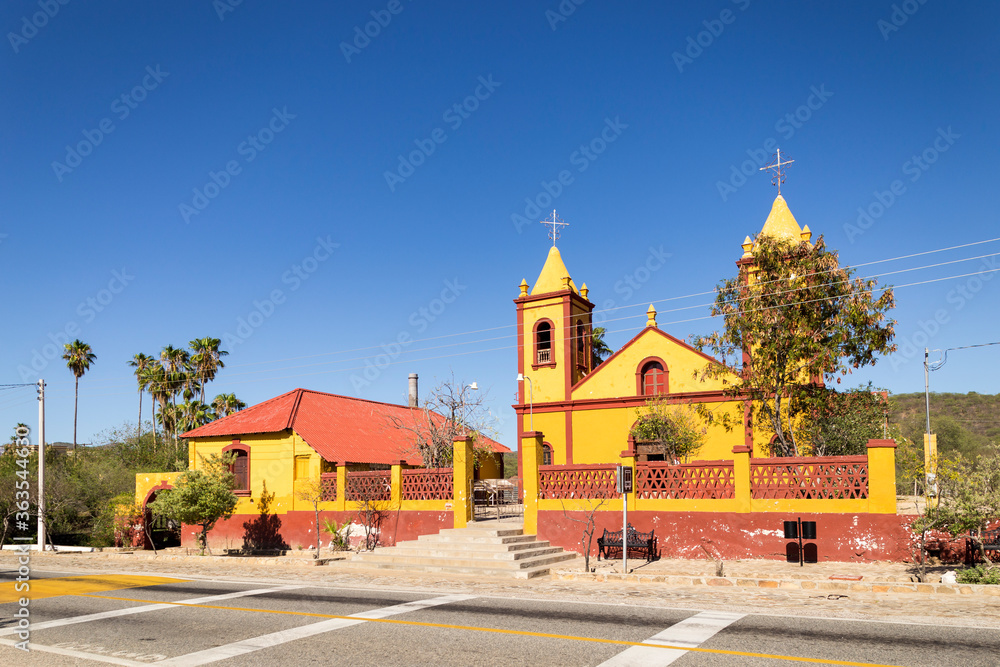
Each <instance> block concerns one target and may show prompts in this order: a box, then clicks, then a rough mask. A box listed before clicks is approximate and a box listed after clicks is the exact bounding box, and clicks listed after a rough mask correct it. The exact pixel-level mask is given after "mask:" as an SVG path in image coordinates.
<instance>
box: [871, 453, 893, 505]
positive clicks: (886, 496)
mask: <svg viewBox="0 0 1000 667" xmlns="http://www.w3.org/2000/svg"><path fill="white" fill-rule="evenodd" d="M868 511H869V512H870V513H872V514H895V513H896V441H895V440H869V441H868Z"/></svg>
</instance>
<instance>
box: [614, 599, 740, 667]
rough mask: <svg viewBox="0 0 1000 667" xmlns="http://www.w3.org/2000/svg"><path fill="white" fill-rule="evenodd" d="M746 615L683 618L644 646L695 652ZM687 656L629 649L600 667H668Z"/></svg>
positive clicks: (704, 614)
mask: <svg viewBox="0 0 1000 667" xmlns="http://www.w3.org/2000/svg"><path fill="white" fill-rule="evenodd" d="M744 616H746V614H732V613H728V612H724V611H703V612H701V613H700V614H695V615H694V616H692V617H690V618H686V619H684V620H683V621H681V622H680V623H676V624H674V625H671V626H670V627H669V628H667V629H666V630H664V631H663V632H659V633H657V634H655V635H653V636H652V637H650V638H649V639H647V640H645V641H644V642H643V643H644V644H660V645H662V646H684V647H687V648H697V647H698V646H700V645H701V644H704V643H705V642H706V641H708V640H709V639H711V638H712V637H713V636H714V635H715V633H717V632H718V631H719V630H722V629H723V628H725V627H726V626H727V625H730V624H731V623H735V622H736V621H738V620H740V619H741V618H743V617H744ZM685 653H687V651H683V650H680V649H666V648H653V647H651V646H632V647H630V648H627V649H625V650H624V651H622V652H621V653H619V654H618V655H616V656H615V657H613V658H611V659H610V660H608V661H606V662H602V663H601V665H600V667H659V666H660V665H669V664H671V663H673V662H674V661H675V660H677V658H679V657H681V656H682V655H684V654H685Z"/></svg>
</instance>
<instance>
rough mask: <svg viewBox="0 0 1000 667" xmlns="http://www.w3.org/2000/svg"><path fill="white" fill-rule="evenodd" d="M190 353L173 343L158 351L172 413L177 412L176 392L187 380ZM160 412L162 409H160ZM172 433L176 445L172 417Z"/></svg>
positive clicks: (175, 424)
mask: <svg viewBox="0 0 1000 667" xmlns="http://www.w3.org/2000/svg"><path fill="white" fill-rule="evenodd" d="M190 362H191V355H190V354H188V351H187V350H184V349H181V348H177V347H174V346H173V345H167V346H166V347H165V348H163V349H162V350H161V351H160V365H161V366H163V371H164V374H165V377H164V382H165V384H166V389H167V391H168V392H169V394H170V402H171V404H172V405H173V413H174V415H176V414H177V393H178V392H179V391H181V388H182V387H184V386H185V385H186V384H187V383H188V382H189V378H188V372H187V371H188V369H189V368H190V365H191V363H190ZM160 412H161V413H162V412H163V410H162V409H161V410H160ZM171 423H172V425H173V426H172V428H171V430H172V431H173V434H174V445H175V446H176V445H177V420H176V419H173V420H172V421H171ZM163 427H164V428H166V427H167V425H166V422H164V424H163Z"/></svg>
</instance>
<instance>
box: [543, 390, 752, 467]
mask: <svg viewBox="0 0 1000 667" xmlns="http://www.w3.org/2000/svg"><path fill="white" fill-rule="evenodd" d="M742 405H743V404H742V402H740V401H728V402H725V403H713V404H712V405H711V406H710V407H711V408H712V409H713V410H731V411H733V414H737V413H736V411H737V410H742ZM636 419H638V412H637V408H634V407H621V408H606V409H601V410H576V411H574V412H573V462H574V463H585V464H590V463H611V462H617V461H618V459H619V458H620V456H621V453H622V451H623V450H625V449H628V435H629V431H630V430H631V428H632V424H634V423H635V421H636ZM705 428H706V431H707V432H706V434H705V444H704V445H703V446H702V448H701V449H700V450H698V452H697V453H696V454H695V455H693V456H692V458H691V460H694V461H698V460H701V461H715V460H731V459H732V458H733V447H736V446H737V445H742V444H743V429H742V427H741V426H737V427H736V428H733V429H732V430H731V431H726V429H725V427H723V426H722V425H721V424H718V423H715V424H710V425H708V426H706V427H705ZM543 433H545V431H543ZM545 439H546V441H549V437H548V434H547V433H545Z"/></svg>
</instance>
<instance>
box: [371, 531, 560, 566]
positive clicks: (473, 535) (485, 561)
mask: <svg viewBox="0 0 1000 667" xmlns="http://www.w3.org/2000/svg"><path fill="white" fill-rule="evenodd" d="M576 557H577V555H576V554H575V553H573V552H566V551H563V550H562V548H561V547H553V546H551V545H550V544H549V543H548V542H547V541H544V540H538V539H536V537H535V536H534V535H525V534H524V530H523V529H522V528H521V527H520V526H517V525H511V524H496V523H492V524H491V523H487V524H485V525H483V524H473V525H470V526H469V527H468V528H458V529H455V528H449V529H445V530H442V531H441V532H440V533H438V534H436V535H421V536H420V537H418V538H417V539H416V540H411V541H408V542H400V543H398V544H397V545H396V546H394V547H384V548H379V549H377V550H376V551H366V552H362V553H359V554H357V555H356V556H355V557H354V559H353V560H352V561H351V567H352V568H365V569H369V568H371V569H393V570H416V571H420V572H447V573H453V574H479V575H486V576H501V577H502V576H509V577H515V578H518V579H530V578H531V577H537V576H541V575H545V574H548V573H549V571H550V570H551V568H552V566H553V565H556V564H557V563H558V564H563V563H566V562H567V561H570V560H573V559H575V558H576Z"/></svg>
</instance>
